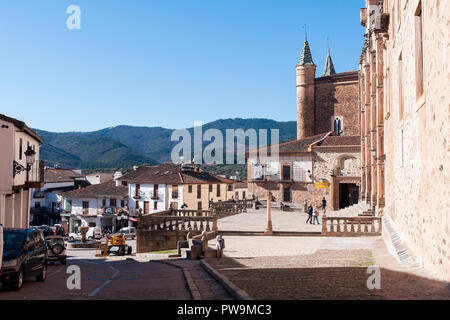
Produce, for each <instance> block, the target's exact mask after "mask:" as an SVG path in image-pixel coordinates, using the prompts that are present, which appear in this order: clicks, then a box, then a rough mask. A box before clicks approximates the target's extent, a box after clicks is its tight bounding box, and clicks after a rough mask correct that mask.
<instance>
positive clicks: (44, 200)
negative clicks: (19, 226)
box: [30, 168, 88, 225]
mask: <svg viewBox="0 0 450 320" xmlns="http://www.w3.org/2000/svg"><path fill="white" fill-rule="evenodd" d="M87 185H88V182H87V181H86V180H85V178H84V177H83V176H82V175H81V171H80V170H64V169H50V168H46V169H45V170H44V186H43V187H42V188H40V189H33V190H32V194H31V210H30V211H31V222H32V224H33V225H42V224H46V225H53V224H55V223H60V220H61V218H60V213H63V209H64V208H63V195H62V194H63V192H66V191H70V190H74V189H78V188H79V187H85V186H87Z"/></svg>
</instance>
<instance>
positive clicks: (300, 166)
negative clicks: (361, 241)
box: [247, 40, 361, 210]
mask: <svg viewBox="0 0 450 320" xmlns="http://www.w3.org/2000/svg"><path fill="white" fill-rule="evenodd" d="M316 69H317V67H316V65H315V63H314V61H313V57H312V54H311V50H310V47H309V43H308V41H307V40H306V41H305V43H304V44H303V49H302V52H301V55H300V60H299V62H298V64H297V66H296V79H297V140H295V141H289V142H286V143H282V144H280V145H279V146H278V152H279V153H278V158H274V157H271V158H270V157H269V158H267V159H264V157H260V156H259V153H260V152H261V151H263V149H262V150H256V151H254V152H249V153H248V155H249V158H248V161H247V164H248V168H247V172H248V190H249V192H251V193H252V194H254V195H255V196H256V197H258V198H261V199H262V198H266V197H267V194H268V192H269V191H270V192H271V193H272V194H273V196H274V197H275V200H276V201H279V202H287V203H297V204H301V205H303V204H304V202H305V201H308V202H313V203H315V204H320V203H321V200H322V199H323V198H325V199H326V200H327V203H328V204H330V206H331V207H332V209H333V210H337V209H340V208H344V207H347V206H349V205H352V204H355V203H357V202H358V199H359V186H360V179H361V178H360V170H359V166H360V163H361V160H360V158H361V155H360V121H359V85H358V71H350V72H343V73H338V74H337V73H336V72H335V68H334V65H333V61H332V58H331V54H330V52H328V56H327V60H326V62H325V68H324V72H323V74H322V76H321V77H319V78H316ZM269 149H270V148H269ZM267 153H270V151H267V150H266V151H264V152H263V154H267Z"/></svg>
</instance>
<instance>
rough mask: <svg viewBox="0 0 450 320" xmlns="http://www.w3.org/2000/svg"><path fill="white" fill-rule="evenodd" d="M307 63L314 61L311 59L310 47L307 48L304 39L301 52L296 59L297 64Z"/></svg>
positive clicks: (307, 44)
mask: <svg viewBox="0 0 450 320" xmlns="http://www.w3.org/2000/svg"><path fill="white" fill-rule="evenodd" d="M308 64H312V65H313V64H314V61H313V59H312V54H311V49H310V48H309V43H308V40H305V43H304V44H303V49H302V53H301V54H300V60H299V61H298V64H297V65H299V66H304V65H308Z"/></svg>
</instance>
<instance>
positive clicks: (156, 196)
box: [151, 193, 159, 200]
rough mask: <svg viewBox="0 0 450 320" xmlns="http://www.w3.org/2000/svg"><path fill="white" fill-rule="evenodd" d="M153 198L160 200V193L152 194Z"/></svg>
mask: <svg viewBox="0 0 450 320" xmlns="http://www.w3.org/2000/svg"><path fill="white" fill-rule="evenodd" d="M151 199H152V200H159V195H158V193H154V194H152V196H151Z"/></svg>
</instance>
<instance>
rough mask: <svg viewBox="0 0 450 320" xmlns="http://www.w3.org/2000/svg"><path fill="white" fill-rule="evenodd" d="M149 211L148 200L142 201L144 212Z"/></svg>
mask: <svg viewBox="0 0 450 320" xmlns="http://www.w3.org/2000/svg"><path fill="white" fill-rule="evenodd" d="M149 212H150V202H148V201H145V202H144V214H147V213H149Z"/></svg>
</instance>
